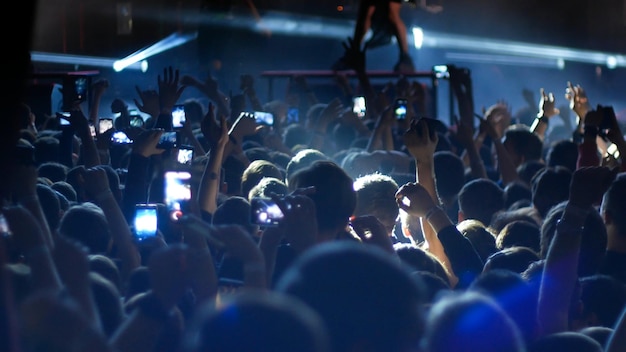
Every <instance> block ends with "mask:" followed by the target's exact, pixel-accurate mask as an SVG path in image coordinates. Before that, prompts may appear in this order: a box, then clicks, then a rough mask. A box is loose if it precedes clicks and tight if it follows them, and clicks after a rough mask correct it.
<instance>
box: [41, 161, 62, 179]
mask: <svg viewBox="0 0 626 352" xmlns="http://www.w3.org/2000/svg"><path fill="white" fill-rule="evenodd" d="M68 171H69V168H68V167H67V166H65V165H63V164H61V163H59V162H54V161H48V162H45V163H42V164H40V165H39V166H38V167H37V175H38V176H39V177H45V178H47V179H49V180H50V181H52V182H53V183H54V182H59V181H65V178H66V177H67V172H68Z"/></svg>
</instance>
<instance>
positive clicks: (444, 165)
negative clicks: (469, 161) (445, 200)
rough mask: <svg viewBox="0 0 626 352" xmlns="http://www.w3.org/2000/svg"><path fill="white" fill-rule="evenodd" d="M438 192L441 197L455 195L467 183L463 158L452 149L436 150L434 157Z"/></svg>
mask: <svg viewBox="0 0 626 352" xmlns="http://www.w3.org/2000/svg"><path fill="white" fill-rule="evenodd" d="M433 161H434V169H435V179H436V186H437V194H439V196H441V197H450V196H455V195H457V194H458V193H459V191H460V190H461V188H463V185H464V184H465V165H464V164H463V160H462V159H461V158H460V157H459V156H457V155H456V154H454V153H453V152H450V151H440V152H436V153H435V154H434V157H433Z"/></svg>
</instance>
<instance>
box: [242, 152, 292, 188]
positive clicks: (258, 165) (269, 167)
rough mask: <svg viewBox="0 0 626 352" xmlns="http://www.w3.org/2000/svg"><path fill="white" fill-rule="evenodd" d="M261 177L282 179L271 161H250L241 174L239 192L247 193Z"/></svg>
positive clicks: (281, 175)
mask: <svg viewBox="0 0 626 352" xmlns="http://www.w3.org/2000/svg"><path fill="white" fill-rule="evenodd" d="M263 177H273V178H276V179H279V180H280V179H282V177H283V174H282V173H281V172H280V169H279V168H278V167H277V166H276V165H274V164H273V163H272V162H270V161H267V160H254V161H252V162H251V163H250V164H249V165H248V166H247V167H246V169H245V170H244V171H243V174H242V175H241V194H243V195H246V196H247V195H248V193H250V190H251V189H252V187H254V186H256V185H257V184H258V183H259V181H260V180H261V179H262V178H263Z"/></svg>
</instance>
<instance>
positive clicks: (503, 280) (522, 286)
mask: <svg viewBox="0 0 626 352" xmlns="http://www.w3.org/2000/svg"><path fill="white" fill-rule="evenodd" d="M468 290H470V291H479V292H482V293H485V294H487V295H489V296H490V297H491V298H493V299H494V300H495V301H496V302H497V303H498V305H499V306H500V307H501V308H502V309H504V311H505V312H506V313H507V314H508V315H509V317H511V319H513V321H514V322H515V323H516V325H517V327H518V328H519V329H520V331H521V333H522V336H523V337H524V340H525V341H526V342H530V341H532V339H533V338H534V337H535V331H536V328H537V326H536V318H537V300H538V295H537V292H536V291H535V290H533V287H532V286H531V285H530V283H528V282H527V281H526V280H524V278H523V277H522V275H521V274H520V273H516V272H513V271H511V270H505V269H494V270H490V271H487V272H484V273H482V274H481V275H480V276H478V277H477V278H476V279H475V280H474V282H472V283H471V284H470V286H469V288H468Z"/></svg>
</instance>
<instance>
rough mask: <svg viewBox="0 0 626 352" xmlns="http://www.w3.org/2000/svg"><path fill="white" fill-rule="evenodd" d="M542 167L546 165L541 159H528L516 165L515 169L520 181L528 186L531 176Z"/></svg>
mask: <svg viewBox="0 0 626 352" xmlns="http://www.w3.org/2000/svg"><path fill="white" fill-rule="evenodd" d="M544 168H546V165H545V164H544V163H543V162H542V161H539V160H528V161H525V162H523V163H522V164H521V165H520V166H518V167H517V169H516V171H517V176H518V177H519V179H520V181H521V182H523V183H524V184H525V185H527V186H528V187H530V185H531V181H532V179H533V177H534V176H535V175H536V174H537V173H538V172H539V171H541V170H543V169H544Z"/></svg>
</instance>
